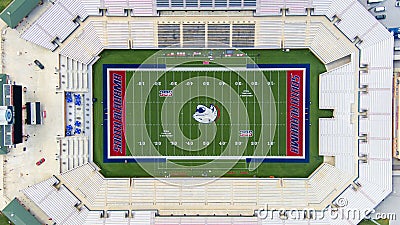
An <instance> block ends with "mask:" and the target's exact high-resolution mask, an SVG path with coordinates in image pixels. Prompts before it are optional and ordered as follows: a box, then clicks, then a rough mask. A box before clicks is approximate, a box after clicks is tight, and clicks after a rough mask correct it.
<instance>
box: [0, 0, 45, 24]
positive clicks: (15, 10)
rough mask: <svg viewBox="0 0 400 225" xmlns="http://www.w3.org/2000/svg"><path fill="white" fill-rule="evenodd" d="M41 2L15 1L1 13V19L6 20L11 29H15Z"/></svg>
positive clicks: (37, 0)
mask: <svg viewBox="0 0 400 225" xmlns="http://www.w3.org/2000/svg"><path fill="white" fill-rule="evenodd" d="M39 2H40V0H14V1H12V2H11V3H10V5H8V7H7V8H5V9H4V10H3V12H1V14H0V18H1V19H2V20H4V22H6V24H7V25H8V26H9V27H11V28H15V27H16V26H17V25H18V23H19V22H21V20H22V19H23V18H24V17H25V16H27V15H28V14H29V13H30V12H31V11H32V9H34V8H35V7H36V5H37V4H39Z"/></svg>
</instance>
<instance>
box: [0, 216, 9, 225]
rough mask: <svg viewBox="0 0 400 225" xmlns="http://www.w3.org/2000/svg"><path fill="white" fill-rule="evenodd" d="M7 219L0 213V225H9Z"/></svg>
mask: <svg viewBox="0 0 400 225" xmlns="http://www.w3.org/2000/svg"><path fill="white" fill-rule="evenodd" d="M9 224H10V223H8V219H7V217H6V216H4V215H3V214H2V213H0V225H9Z"/></svg>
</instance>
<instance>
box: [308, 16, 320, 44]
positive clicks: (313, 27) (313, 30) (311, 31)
mask: <svg viewBox="0 0 400 225" xmlns="http://www.w3.org/2000/svg"><path fill="white" fill-rule="evenodd" d="M320 26H323V25H321V23H320V22H315V21H311V22H307V28H306V31H305V32H306V37H305V42H306V43H305V46H306V48H309V47H310V45H311V43H312V42H313V40H314V38H315V35H316V34H317V32H318V30H319V27H320Z"/></svg>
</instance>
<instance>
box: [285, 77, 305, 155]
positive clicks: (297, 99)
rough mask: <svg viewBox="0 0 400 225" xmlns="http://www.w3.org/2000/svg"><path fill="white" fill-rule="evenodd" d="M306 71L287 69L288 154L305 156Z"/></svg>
mask: <svg viewBox="0 0 400 225" xmlns="http://www.w3.org/2000/svg"><path fill="white" fill-rule="evenodd" d="M303 76H304V71H303V70H291V71H287V110H286V114H287V117H286V120H287V121H286V124H287V126H286V127H287V129H286V135H287V136H286V155H287V156H303V123H304V98H303V96H304V93H303V90H304V89H303V87H304V79H303V78H304V77H303Z"/></svg>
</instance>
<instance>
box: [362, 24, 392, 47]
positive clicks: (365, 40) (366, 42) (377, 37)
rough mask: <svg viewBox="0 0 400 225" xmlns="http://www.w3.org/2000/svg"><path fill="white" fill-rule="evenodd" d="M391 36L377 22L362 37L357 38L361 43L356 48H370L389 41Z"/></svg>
mask: <svg viewBox="0 0 400 225" xmlns="http://www.w3.org/2000/svg"><path fill="white" fill-rule="evenodd" d="M392 36H393V35H392V34H391V33H389V32H387V29H386V28H385V27H384V26H383V25H382V24H380V23H379V22H377V23H375V24H374V25H373V27H372V28H370V29H369V30H368V32H367V33H365V34H364V35H361V36H359V38H360V40H361V43H359V44H358V45H357V46H358V47H360V48H364V47H367V46H372V45H374V44H377V43H379V42H381V41H383V40H386V39H390V38H391V37H392Z"/></svg>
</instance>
